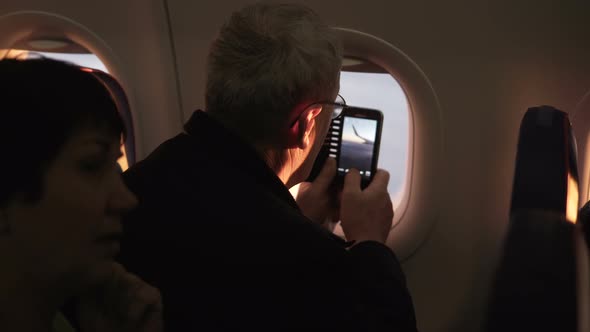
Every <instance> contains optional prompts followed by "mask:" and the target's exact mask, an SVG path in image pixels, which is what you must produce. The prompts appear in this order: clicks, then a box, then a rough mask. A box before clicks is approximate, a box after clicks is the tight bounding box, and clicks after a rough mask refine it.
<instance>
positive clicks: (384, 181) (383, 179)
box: [365, 169, 389, 192]
mask: <svg viewBox="0 0 590 332" xmlns="http://www.w3.org/2000/svg"><path fill="white" fill-rule="evenodd" d="M388 184H389V172H388V171H386V170H383V169H378V170H377V173H375V176H374V177H373V180H372V181H371V183H370V184H369V186H368V187H367V188H366V189H365V191H369V192H371V191H377V192H383V191H385V192H387V185H388Z"/></svg>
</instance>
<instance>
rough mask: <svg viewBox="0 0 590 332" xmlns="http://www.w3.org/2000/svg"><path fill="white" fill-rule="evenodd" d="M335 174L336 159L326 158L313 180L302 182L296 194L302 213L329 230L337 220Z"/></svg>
mask: <svg viewBox="0 0 590 332" xmlns="http://www.w3.org/2000/svg"><path fill="white" fill-rule="evenodd" d="M335 176H336V160H335V159H334V158H328V159H327V160H326V163H325V164H324V168H322V170H321V172H320V174H318V176H317V177H316V178H315V180H314V181H313V182H302V183H301V184H300V185H299V193H298V194H297V199H296V201H297V205H299V208H300V209H301V211H302V212H303V215H305V216H306V217H308V218H309V219H311V220H312V221H314V222H316V223H318V224H321V225H322V226H324V227H326V228H327V229H329V230H330V231H332V230H333V229H334V226H335V224H336V223H337V222H338V220H339V213H338V212H339V211H338V210H339V200H338V197H337V196H338V194H337V193H336V192H335V191H334V188H333V186H332V183H333V181H334V178H335Z"/></svg>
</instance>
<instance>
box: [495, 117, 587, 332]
mask: <svg viewBox="0 0 590 332" xmlns="http://www.w3.org/2000/svg"><path fill="white" fill-rule="evenodd" d="M577 178H578V177H577V164H576V146H575V141H574V137H573V134H572V129H571V125H570V122H569V119H568V116H567V114H566V113H564V112H561V111H559V110H557V109H555V108H553V107H550V106H541V107H533V108H529V109H528V111H527V112H526V114H525V116H524V118H523V120H522V123H521V127H520V133H519V141H518V149H517V155H516V167H515V173H514V182H513V191H512V201H511V207H510V216H509V227H508V233H507V236H506V238H505V240H504V243H503V249H502V250H503V252H502V255H501V258H500V261H499V265H498V266H497V269H496V275H495V279H494V281H493V285H492V287H491V294H490V297H489V303H488V311H487V318H486V323H485V329H486V331H494V332H495V331H572V332H576V331H582V330H579V328H582V327H583V325H584V324H581V323H580V321H579V315H578V310H579V309H578V305H579V303H578V301H579V298H578V292H579V288H580V286H579V284H578V282H579V276H578V272H579V269H578V265H580V263H579V260H578V259H577V258H578V256H579V255H578V254H577V247H576V241H575V234H576V231H577V228H576V227H577V226H576V225H575V224H574V222H575V221H576V218H577V212H578V209H577V204H578V188H577ZM585 282H586V283H588V282H590V281H588V277H587V275H586V276H585Z"/></svg>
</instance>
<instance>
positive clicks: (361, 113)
mask: <svg viewBox="0 0 590 332" xmlns="http://www.w3.org/2000/svg"><path fill="white" fill-rule="evenodd" d="M382 126H383V113H382V112H381V111H379V110H375V109H369V108H361V107H352V106H347V107H346V108H344V110H342V115H341V116H340V117H338V118H336V119H334V120H332V123H331V124H330V129H329V130H328V134H327V135H326V139H325V140H324V144H323V146H322V148H321V150H320V152H319V154H318V157H317V158H316V160H315V163H314V165H313V168H312V171H311V173H310V176H309V178H308V179H307V181H310V182H311V181H313V180H314V179H315V178H316V177H317V175H318V174H319V173H320V171H321V170H322V168H323V166H324V163H325V162H326V159H327V158H329V157H332V158H335V159H336V164H337V166H336V167H337V176H336V180H337V183H339V184H340V185H341V184H342V183H343V180H344V176H345V175H346V173H348V171H349V170H350V169H351V168H355V169H357V170H358V171H359V173H360V175H361V187H362V188H363V189H364V188H366V187H367V186H368V185H369V183H370V182H371V180H372V179H373V176H375V172H376V171H377V162H378V160H379V145H380V142H381V129H382Z"/></svg>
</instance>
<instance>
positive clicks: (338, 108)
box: [291, 94, 346, 126]
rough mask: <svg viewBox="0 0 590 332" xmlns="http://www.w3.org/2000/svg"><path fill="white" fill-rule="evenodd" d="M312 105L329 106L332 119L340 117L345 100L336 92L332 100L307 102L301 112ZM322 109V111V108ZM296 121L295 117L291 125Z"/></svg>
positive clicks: (344, 106)
mask: <svg viewBox="0 0 590 332" xmlns="http://www.w3.org/2000/svg"><path fill="white" fill-rule="evenodd" d="M313 106H322V107H326V106H328V107H331V108H332V120H334V119H336V118H338V117H340V115H342V111H343V110H344V108H346V100H344V98H343V97H342V96H341V95H340V94H338V96H337V97H336V100H334V101H318V102H315V103H312V104H309V105H307V106H306V107H305V108H304V109H303V112H305V110H307V109H309V108H310V107H313ZM322 111H323V109H322ZM303 112H302V113H303ZM296 122H297V119H295V121H293V123H292V124H291V126H293V125H294V124H295V123H296Z"/></svg>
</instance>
